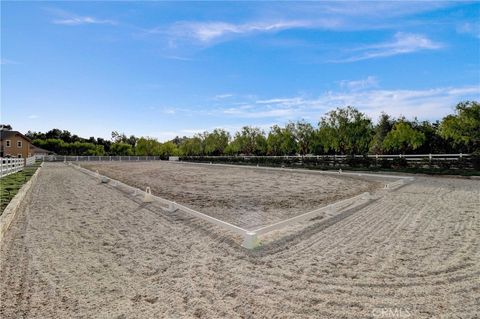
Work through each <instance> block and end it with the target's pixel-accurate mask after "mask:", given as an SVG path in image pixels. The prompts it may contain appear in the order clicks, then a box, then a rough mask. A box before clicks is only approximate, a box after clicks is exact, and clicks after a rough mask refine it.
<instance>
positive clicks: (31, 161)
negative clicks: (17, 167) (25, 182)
mask: <svg viewBox="0 0 480 319" xmlns="http://www.w3.org/2000/svg"><path fill="white" fill-rule="evenodd" d="M33 164H35V156H30V157H27V159H26V160H25V165H27V166H30V165H33Z"/></svg>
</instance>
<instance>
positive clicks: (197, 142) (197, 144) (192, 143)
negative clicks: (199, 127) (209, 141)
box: [179, 136, 203, 156]
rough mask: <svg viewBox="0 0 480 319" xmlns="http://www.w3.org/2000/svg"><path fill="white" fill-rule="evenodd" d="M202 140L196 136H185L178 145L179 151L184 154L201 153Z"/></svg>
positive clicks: (193, 154)
mask: <svg viewBox="0 0 480 319" xmlns="http://www.w3.org/2000/svg"><path fill="white" fill-rule="evenodd" d="M202 144H203V143H202V140H201V139H200V137H198V136H194V137H192V138H185V139H184V140H183V141H182V142H181V143H180V146H179V152H180V153H181V154H182V155H185V156H199V155H202V154H203V145H202Z"/></svg>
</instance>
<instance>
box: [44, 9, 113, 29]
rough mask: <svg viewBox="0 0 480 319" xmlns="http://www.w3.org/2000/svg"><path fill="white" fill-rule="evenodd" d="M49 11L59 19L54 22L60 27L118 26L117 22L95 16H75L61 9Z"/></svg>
mask: <svg viewBox="0 0 480 319" xmlns="http://www.w3.org/2000/svg"><path fill="white" fill-rule="evenodd" d="M47 11H49V12H51V13H52V14H53V15H55V16H56V17H57V18H55V19H54V20H52V23H54V24H60V25H69V26H77V25H85V24H108V25H117V22H116V21H114V20H110V19H100V18H97V17H94V16H81V15H77V14H73V13H71V12H68V11H65V10H60V9H47Z"/></svg>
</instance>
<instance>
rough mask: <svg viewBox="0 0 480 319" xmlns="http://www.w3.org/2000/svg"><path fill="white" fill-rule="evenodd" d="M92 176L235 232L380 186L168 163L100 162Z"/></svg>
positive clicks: (324, 177)
mask: <svg viewBox="0 0 480 319" xmlns="http://www.w3.org/2000/svg"><path fill="white" fill-rule="evenodd" d="M82 166H83V167H86V168H88V169H90V170H92V171H96V170H98V171H99V173H100V174H102V175H106V176H109V177H112V178H114V179H117V180H120V181H122V182H124V183H126V184H128V185H132V186H135V187H138V188H140V189H145V188H146V186H149V187H151V189H152V193H153V194H155V195H158V196H160V197H162V198H165V199H168V200H172V201H175V202H177V203H180V204H184V205H186V206H189V207H191V208H194V209H196V210H198V211H200V212H203V213H205V214H208V215H210V216H213V217H216V218H219V219H221V220H224V221H227V222H230V223H233V224H235V225H237V226H241V227H247V228H255V227H258V226H263V225H266V224H270V223H274V222H277V221H281V220H284V219H286V218H289V217H293V216H295V215H299V214H301V213H305V212H307V211H309V210H312V209H315V208H318V207H320V206H324V205H325V204H329V203H332V202H335V201H338V200H340V199H343V198H347V197H352V196H354V195H358V194H360V193H363V192H368V191H373V190H375V189H378V188H380V187H382V186H383V184H382V183H380V182H374V181H367V180H364V179H355V178H351V177H344V176H338V177H337V176H335V175H315V174H304V173H292V172H288V171H286V172H282V171H262V170H257V169H248V168H243V167H238V168H236V167H233V168H232V167H226V166H215V165H198V164H180V163H169V162H163V161H162V162H160V161H156V162H144V163H142V162H140V163H138V162H123V163H122V162H120V163H119V162H106V163H105V162H103V163H102V162H97V163H96V164H82Z"/></svg>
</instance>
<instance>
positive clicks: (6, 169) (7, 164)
mask: <svg viewBox="0 0 480 319" xmlns="http://www.w3.org/2000/svg"><path fill="white" fill-rule="evenodd" d="M33 164H35V156H31V157H28V158H26V159H25V158H10V157H0V178H1V177H4V176H8V175H10V174H13V173H16V172H19V171H21V170H23V168H24V167H25V166H30V165H33Z"/></svg>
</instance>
